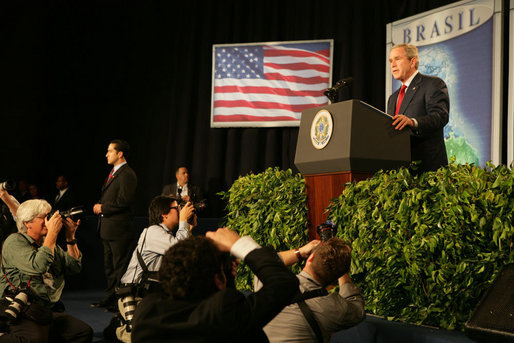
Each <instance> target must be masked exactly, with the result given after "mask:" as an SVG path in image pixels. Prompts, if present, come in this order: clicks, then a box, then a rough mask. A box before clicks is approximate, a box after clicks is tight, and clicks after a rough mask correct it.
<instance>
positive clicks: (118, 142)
mask: <svg viewBox="0 0 514 343" xmlns="http://www.w3.org/2000/svg"><path fill="white" fill-rule="evenodd" d="M110 144H112V145H114V149H116V151H118V152H120V151H121V152H123V157H124V158H125V159H126V158H128V156H129V152H130V145H129V144H128V142H127V141H125V140H123V139H113V140H112V141H111V142H110Z"/></svg>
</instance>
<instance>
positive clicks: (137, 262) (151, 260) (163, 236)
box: [104, 195, 196, 343]
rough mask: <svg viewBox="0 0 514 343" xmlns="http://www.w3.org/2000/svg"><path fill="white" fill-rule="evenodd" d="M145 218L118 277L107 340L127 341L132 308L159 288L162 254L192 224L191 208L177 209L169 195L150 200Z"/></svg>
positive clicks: (178, 206) (185, 232)
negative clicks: (114, 311)
mask: <svg viewBox="0 0 514 343" xmlns="http://www.w3.org/2000/svg"><path fill="white" fill-rule="evenodd" d="M148 218H149V224H150V226H149V227H148V228H146V229H144V230H143V232H142V233H141V235H140V236H139V241H138V243H137V247H136V249H135V250H134V252H133V253H132V258H131V259H130V263H129V265H128V267H127V271H126V272H125V274H124V275H123V277H122V278H121V283H122V284H121V287H119V289H118V290H117V292H116V293H117V295H118V297H119V299H118V308H119V310H120V313H119V315H116V316H115V318H114V322H113V321H111V323H110V324H109V326H108V327H107V328H106V329H105V330H104V336H105V337H106V338H108V339H113V338H114V337H113V336H114V335H116V338H117V339H118V340H120V341H122V342H127V343H128V342H130V341H131V338H130V336H131V331H132V323H131V321H132V316H133V314H134V311H135V308H136V306H137V303H139V301H140V300H141V299H142V298H143V297H144V296H145V295H147V294H149V293H152V292H155V291H156V290H157V289H158V288H159V287H160V284H159V278H158V275H157V274H158V270H159V267H160V266H161V262H162V259H163V257H164V254H165V253H166V251H167V250H168V249H169V248H170V247H171V246H173V245H175V244H176V243H177V242H179V241H181V240H183V239H186V238H188V237H190V236H191V230H192V228H193V227H194V226H195V225H196V214H195V212H194V207H193V205H192V204H191V203H190V202H187V203H186V204H185V205H184V206H180V205H178V204H177V199H176V198H174V197H171V196H163V195H160V196H156V197H155V198H153V199H152V201H151V202H150V206H149V207H148ZM118 320H119V322H117V321H118ZM114 330H116V333H114V332H113V331H114Z"/></svg>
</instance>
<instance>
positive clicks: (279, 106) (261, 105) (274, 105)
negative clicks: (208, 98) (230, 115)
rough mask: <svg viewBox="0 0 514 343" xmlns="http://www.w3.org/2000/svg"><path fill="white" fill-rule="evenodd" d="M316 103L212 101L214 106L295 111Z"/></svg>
mask: <svg viewBox="0 0 514 343" xmlns="http://www.w3.org/2000/svg"><path fill="white" fill-rule="evenodd" d="M318 106H320V105H318V104H302V105H292V104H291V105H290V104H283V103H278V102H267V101H245V100H234V101H228V100H218V101H215V102H214V107H215V108H218V107H249V108H256V109H276V110H287V111H291V112H295V113H300V112H302V111H303V110H306V109H309V108H313V107H318Z"/></svg>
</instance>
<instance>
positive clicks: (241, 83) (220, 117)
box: [211, 40, 332, 127]
mask: <svg viewBox="0 0 514 343" xmlns="http://www.w3.org/2000/svg"><path fill="white" fill-rule="evenodd" d="M331 46H332V40H325V41H308V42H298V43H295V42H291V43H285V42H284V43H264V44H263V43H257V44H245V45H215V46H214V49H213V55H214V56H213V57H214V58H213V96H212V116H211V126H213V127H227V126H298V125H299V124H300V117H301V114H302V111H303V110H305V109H308V108H313V107H317V106H322V105H326V104H328V99H327V97H326V96H325V95H323V91H324V90H325V89H326V88H328V87H330V81H331V80H330V75H331V66H332V63H331V58H332V49H331Z"/></svg>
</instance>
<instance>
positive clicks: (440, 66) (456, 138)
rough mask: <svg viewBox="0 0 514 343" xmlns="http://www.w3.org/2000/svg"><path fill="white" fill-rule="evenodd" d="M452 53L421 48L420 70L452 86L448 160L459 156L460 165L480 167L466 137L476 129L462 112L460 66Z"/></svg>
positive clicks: (446, 130)
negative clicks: (459, 80) (458, 67)
mask: <svg viewBox="0 0 514 343" xmlns="http://www.w3.org/2000/svg"><path fill="white" fill-rule="evenodd" d="M454 61H455V59H454V58H453V57H452V56H450V54H449V53H448V52H447V51H446V50H444V49H442V48H440V47H437V46H434V47H424V48H423V49H420V65H419V71H420V72H421V73H422V74H426V75H433V76H437V77H440V78H441V79H443V80H444V81H445V82H446V85H447V86H448V93H449V96H450V120H449V122H448V124H447V125H446V126H445V128H444V136H445V143H446V153H447V154H448V158H450V157H452V156H455V162H456V163H459V164H465V163H469V164H475V165H477V166H478V165H480V160H481V159H480V155H479V153H478V151H477V149H476V148H475V147H473V146H472V145H471V144H470V143H469V139H466V136H468V135H472V133H471V130H473V128H472V127H470V126H469V125H467V123H466V121H465V120H464V116H463V114H462V112H461V110H460V106H459V101H458V99H457V96H456V95H457V92H456V91H455V90H456V87H457V66H456V64H455V63H454Z"/></svg>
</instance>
